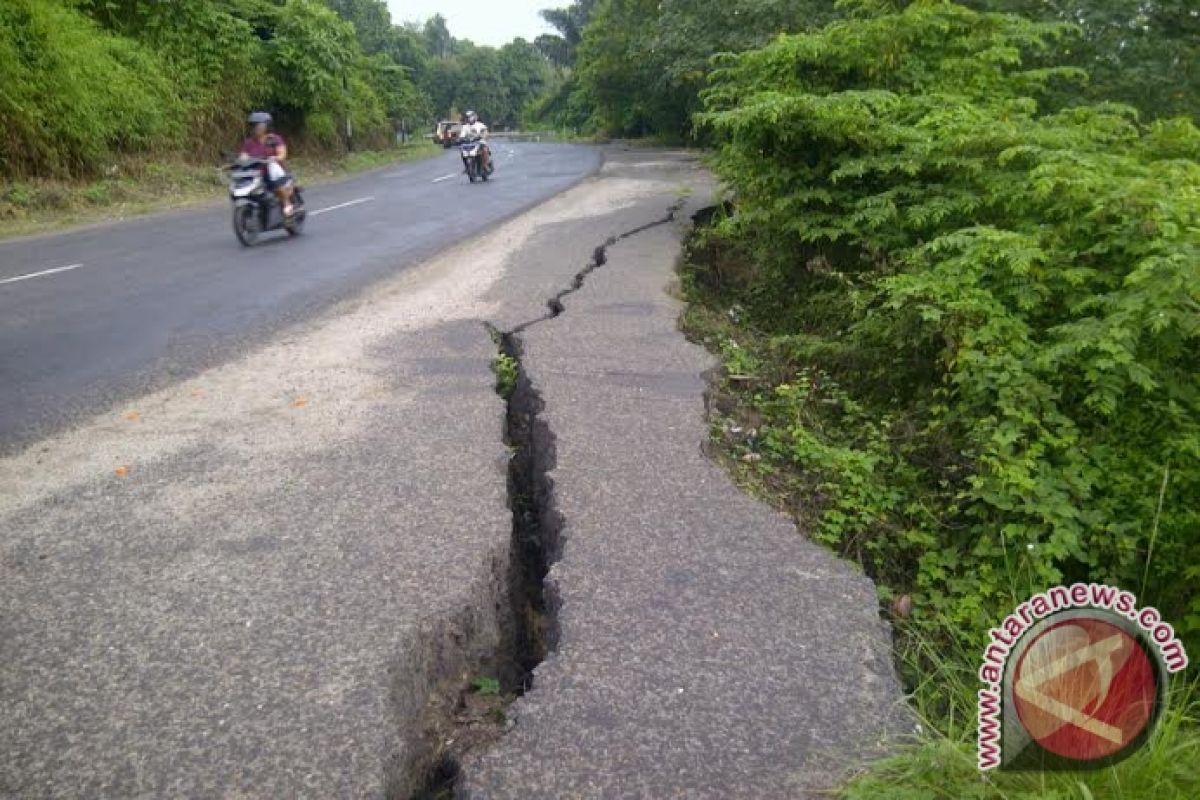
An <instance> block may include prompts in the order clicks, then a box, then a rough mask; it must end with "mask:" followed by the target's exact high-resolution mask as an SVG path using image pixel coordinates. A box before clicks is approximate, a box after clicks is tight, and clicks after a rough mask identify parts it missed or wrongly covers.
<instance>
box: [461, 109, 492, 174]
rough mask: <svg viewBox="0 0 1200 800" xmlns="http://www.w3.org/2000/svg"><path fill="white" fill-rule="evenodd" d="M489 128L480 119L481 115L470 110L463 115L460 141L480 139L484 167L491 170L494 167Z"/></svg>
mask: <svg viewBox="0 0 1200 800" xmlns="http://www.w3.org/2000/svg"><path fill="white" fill-rule="evenodd" d="M487 134H488V129H487V125H484V124H483V123H482V122H480V121H479V115H478V114H476V113H475V112H474V111H468V112H467V113H466V114H464V115H463V125H462V133H461V134H460V136H459V141H462V142H472V141H474V140H476V139H479V140H480V141H482V142H483V148H482V156H483V157H482V159H481V161H482V164H481V165H480V166H482V167H483V169H485V170H487V171H488V172H491V169H492V148H491V147H490V146H489V145H488V143H487Z"/></svg>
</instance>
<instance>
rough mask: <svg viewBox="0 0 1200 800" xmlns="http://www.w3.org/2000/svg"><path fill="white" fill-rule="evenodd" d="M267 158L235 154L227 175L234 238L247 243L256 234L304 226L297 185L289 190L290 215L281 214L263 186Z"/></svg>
mask: <svg viewBox="0 0 1200 800" xmlns="http://www.w3.org/2000/svg"><path fill="white" fill-rule="evenodd" d="M266 172H267V162H266V161H265V160H263V159H259V158H239V159H238V160H237V162H236V163H235V164H234V165H233V166H232V168H231V172H230V175H229V199H230V200H232V201H233V232H234V234H235V235H236V236H237V238H238V241H239V242H241V243H242V244H243V245H244V246H246V247H250V246H251V245H253V244H254V243H255V242H257V241H258V237H259V234H262V233H265V232H267V231H277V230H279V229H280V228H282V229H284V230H286V231H287V233H288V236H296V235H298V234H299V233H300V232H301V231H303V230H304V217H305V216H306V212H305V210H304V195H303V193H302V192H301V191H300V187H299V186H296V187H294V188H293V190H292V206H293V208H294V210H293V212H292V218H291V220H290V221H289V220H288V219H287V218H285V217H284V216H283V207H282V206H281V205H280V204H279V199H278V198H277V197H275V193H274V192H273V191H271V190H270V188H269V187H268V186H267V178H266Z"/></svg>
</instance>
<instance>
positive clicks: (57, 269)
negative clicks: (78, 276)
mask: <svg viewBox="0 0 1200 800" xmlns="http://www.w3.org/2000/svg"><path fill="white" fill-rule="evenodd" d="M82 266H83V264H68V265H67V266H65V267H54V268H53V269H44V270H41V271H40V272H30V273H28V274H25V275H17V276H15V277H13V278H4V279H2V280H0V284H4V283H16V282H17V281H27V280H29V279H30V278H40V277H42V276H43V275H53V274H55V273H57V272H70V271H71V270H73V269H79V268H80V267H82Z"/></svg>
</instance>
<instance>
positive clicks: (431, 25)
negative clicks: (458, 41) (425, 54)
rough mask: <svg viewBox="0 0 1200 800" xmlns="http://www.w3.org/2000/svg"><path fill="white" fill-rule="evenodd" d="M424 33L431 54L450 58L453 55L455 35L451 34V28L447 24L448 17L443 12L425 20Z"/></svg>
mask: <svg viewBox="0 0 1200 800" xmlns="http://www.w3.org/2000/svg"><path fill="white" fill-rule="evenodd" d="M423 34H424V37H425V47H426V48H427V49H428V51H429V53H430V54H431V55H433V56H434V57H436V58H449V57H450V56H451V55H453V53H454V37H453V36H451V35H450V28H449V27H447V25H446V18H445V17H443V16H442V15H441V14H434V15H433V16H432V17H430V18H429V19H427V20H425V28H424V29H423Z"/></svg>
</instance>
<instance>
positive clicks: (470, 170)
mask: <svg viewBox="0 0 1200 800" xmlns="http://www.w3.org/2000/svg"><path fill="white" fill-rule="evenodd" d="M478 172H479V168H478V167H477V166H476V165H475V159H473V158H468V159H467V180H469V181H470V182H471V183H474V182H475V178H476V177H477V173H478Z"/></svg>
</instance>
